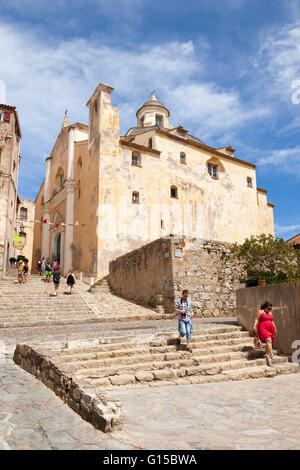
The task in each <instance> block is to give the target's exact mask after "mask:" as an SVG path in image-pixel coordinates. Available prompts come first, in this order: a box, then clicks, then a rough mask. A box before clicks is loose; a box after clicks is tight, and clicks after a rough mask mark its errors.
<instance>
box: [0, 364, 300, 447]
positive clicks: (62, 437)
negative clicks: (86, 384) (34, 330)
mask: <svg viewBox="0 0 300 470" xmlns="http://www.w3.org/2000/svg"><path fill="white" fill-rule="evenodd" d="M0 359H1V360H2V363H1V367H0V450H5V449H61V450H63V449H99V450H104V449H106V450H113V449H121V450H122V449H299V447H300V401H299V399H298V397H299V394H300V374H295V375H287V376H279V377H275V378H273V379H255V380H245V381H241V382H235V383H230V382H223V383H211V384H203V385H190V386H168V387H161V388H155V389H151V390H149V389H139V390H130V391H128V390H123V391H122V390H118V391H114V392H111V394H114V395H116V396H118V398H120V399H121V400H122V402H123V406H124V411H125V423H124V428H123V430H122V431H115V432H113V433H112V434H104V433H102V432H100V431H97V430H96V429H94V428H93V426H92V425H91V424H89V423H87V422H85V421H83V420H82V419H81V418H80V417H79V416H78V415H77V414H76V413H75V412H73V411H72V410H71V409H70V408H69V407H68V406H66V405H65V404H63V403H62V401H61V400H60V399H59V398H58V397H57V396H56V395H55V394H54V393H53V392H52V391H51V390H49V389H48V388H47V387H45V386H44V385H43V384H42V383H41V382H39V381H38V380H36V379H35V378H34V377H33V376H31V375H30V374H28V373H26V372H25V371H23V370H22V369H20V368H19V367H18V366H16V365H15V364H14V363H13V361H12V359H11V357H6V358H5V359H4V360H3V357H1V358H0Z"/></svg>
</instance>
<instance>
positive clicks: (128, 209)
mask: <svg viewBox="0 0 300 470" xmlns="http://www.w3.org/2000/svg"><path fill="white" fill-rule="evenodd" d="M112 92H113V88H111V87H110V86H108V85H105V84H102V83H100V84H99V85H98V87H97V88H96V90H95V91H94V93H93V95H92V96H91V98H90V99H89V101H88V103H87V106H88V108H89V125H88V126H86V125H84V124H79V123H76V124H72V125H70V124H69V123H68V120H67V118H66V117H65V120H64V123H63V126H62V129H61V131H60V133H59V135H58V137H57V140H56V143H55V145H54V147H53V150H52V152H51V154H50V156H49V157H48V158H47V159H46V172H45V179H44V181H43V183H42V186H41V188H40V191H39V194H38V196H37V198H36V218H38V219H39V220H40V221H44V223H40V224H36V227H35V234H34V263H35V262H36V261H37V259H38V258H39V257H40V256H44V257H54V256H59V257H60V261H61V265H62V269H63V270H64V271H66V270H67V269H69V268H70V267H73V268H74V269H75V270H76V271H79V272H83V273H88V274H89V275H90V276H97V277H100V276H102V275H104V274H106V273H107V271H108V266H109V262H110V261H111V260H112V259H115V258H117V257H118V256H120V255H123V254H124V253H127V252H129V251H132V250H134V249H137V248H139V247H141V246H142V245H144V244H146V243H149V242H151V241H153V240H156V239H158V238H161V237H165V236H168V235H169V234H174V235H176V236H179V237H185V238H195V239H204V240H205V239H206V240H215V241H222V242H227V243H232V242H242V241H243V240H244V239H245V238H246V237H249V236H251V235H259V234H261V233H266V234H274V221H273V207H274V206H273V205H272V204H270V203H268V201H267V191H266V190H264V189H261V188H258V187H257V184H256V168H255V165H253V164H252V163H249V162H246V161H244V160H242V159H240V158H237V157H236V156H235V150H234V149H233V148H232V147H231V146H225V147H223V148H218V149H216V148H213V147H210V146H208V145H206V144H205V143H204V142H202V141H201V140H200V139H198V138H196V137H194V136H192V135H190V134H189V131H188V130H187V129H185V128H184V127H183V126H182V125H179V126H177V127H174V126H172V125H171V124H170V122H169V117H170V112H169V110H168V109H167V108H166V106H164V105H163V104H162V103H161V102H159V101H158V99H157V98H156V97H155V96H154V94H152V96H151V98H150V99H149V100H148V101H146V102H145V103H144V104H143V105H142V106H141V107H140V108H139V110H138V111H137V113H136V117H137V122H136V126H135V127H132V128H130V129H129V131H128V132H127V133H126V135H124V136H121V135H120V122H119V111H118V109H117V108H115V107H113V106H112V105H111V93H112Z"/></svg>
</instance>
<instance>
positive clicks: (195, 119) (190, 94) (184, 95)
mask: <svg viewBox="0 0 300 470" xmlns="http://www.w3.org/2000/svg"><path fill="white" fill-rule="evenodd" d="M167 96H168V101H170V102H172V103H173V107H174V108H175V111H176V115H177V116H178V118H179V119H180V120H181V122H182V123H183V124H184V123H185V124H186V125H187V124H188V125H189V126H193V128H194V129H195V130H196V133H197V136H198V137H200V138H203V139H204V140H205V139H209V138H212V137H214V138H218V141H220V142H222V140H223V142H222V143H224V140H225V139H226V138H228V136H230V135H232V133H233V132H232V131H234V130H237V129H239V128H240V127H242V126H244V125H245V124H246V123H247V122H249V121H250V120H254V119H257V120H258V119H260V118H262V117H263V116H266V115H267V114H269V112H270V110H269V108H267V107H264V108H263V107H255V106H246V105H245V104H244V103H242V101H241V98H240V96H239V94H238V93H237V92H236V91H225V90H223V89H221V88H220V87H218V86H217V85H216V84H214V83H184V84H182V85H178V86H176V87H175V88H174V89H172V90H168V92H167ZM229 143H230V142H228V144H229Z"/></svg>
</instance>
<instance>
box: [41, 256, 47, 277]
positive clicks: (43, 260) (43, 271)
mask: <svg viewBox="0 0 300 470" xmlns="http://www.w3.org/2000/svg"><path fill="white" fill-rule="evenodd" d="M45 269H46V261H45V258H44V257H43V258H42V269H41V273H42V275H44V273H45Z"/></svg>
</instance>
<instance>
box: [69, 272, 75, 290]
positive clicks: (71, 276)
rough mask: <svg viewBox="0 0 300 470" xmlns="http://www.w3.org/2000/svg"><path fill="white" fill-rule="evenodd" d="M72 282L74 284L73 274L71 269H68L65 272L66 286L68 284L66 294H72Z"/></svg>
mask: <svg viewBox="0 0 300 470" xmlns="http://www.w3.org/2000/svg"><path fill="white" fill-rule="evenodd" d="M74 284H75V276H74V274H73V270H72V269H70V271H69V272H68V274H67V286H68V294H69V295H71V294H72V289H73V287H74Z"/></svg>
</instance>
